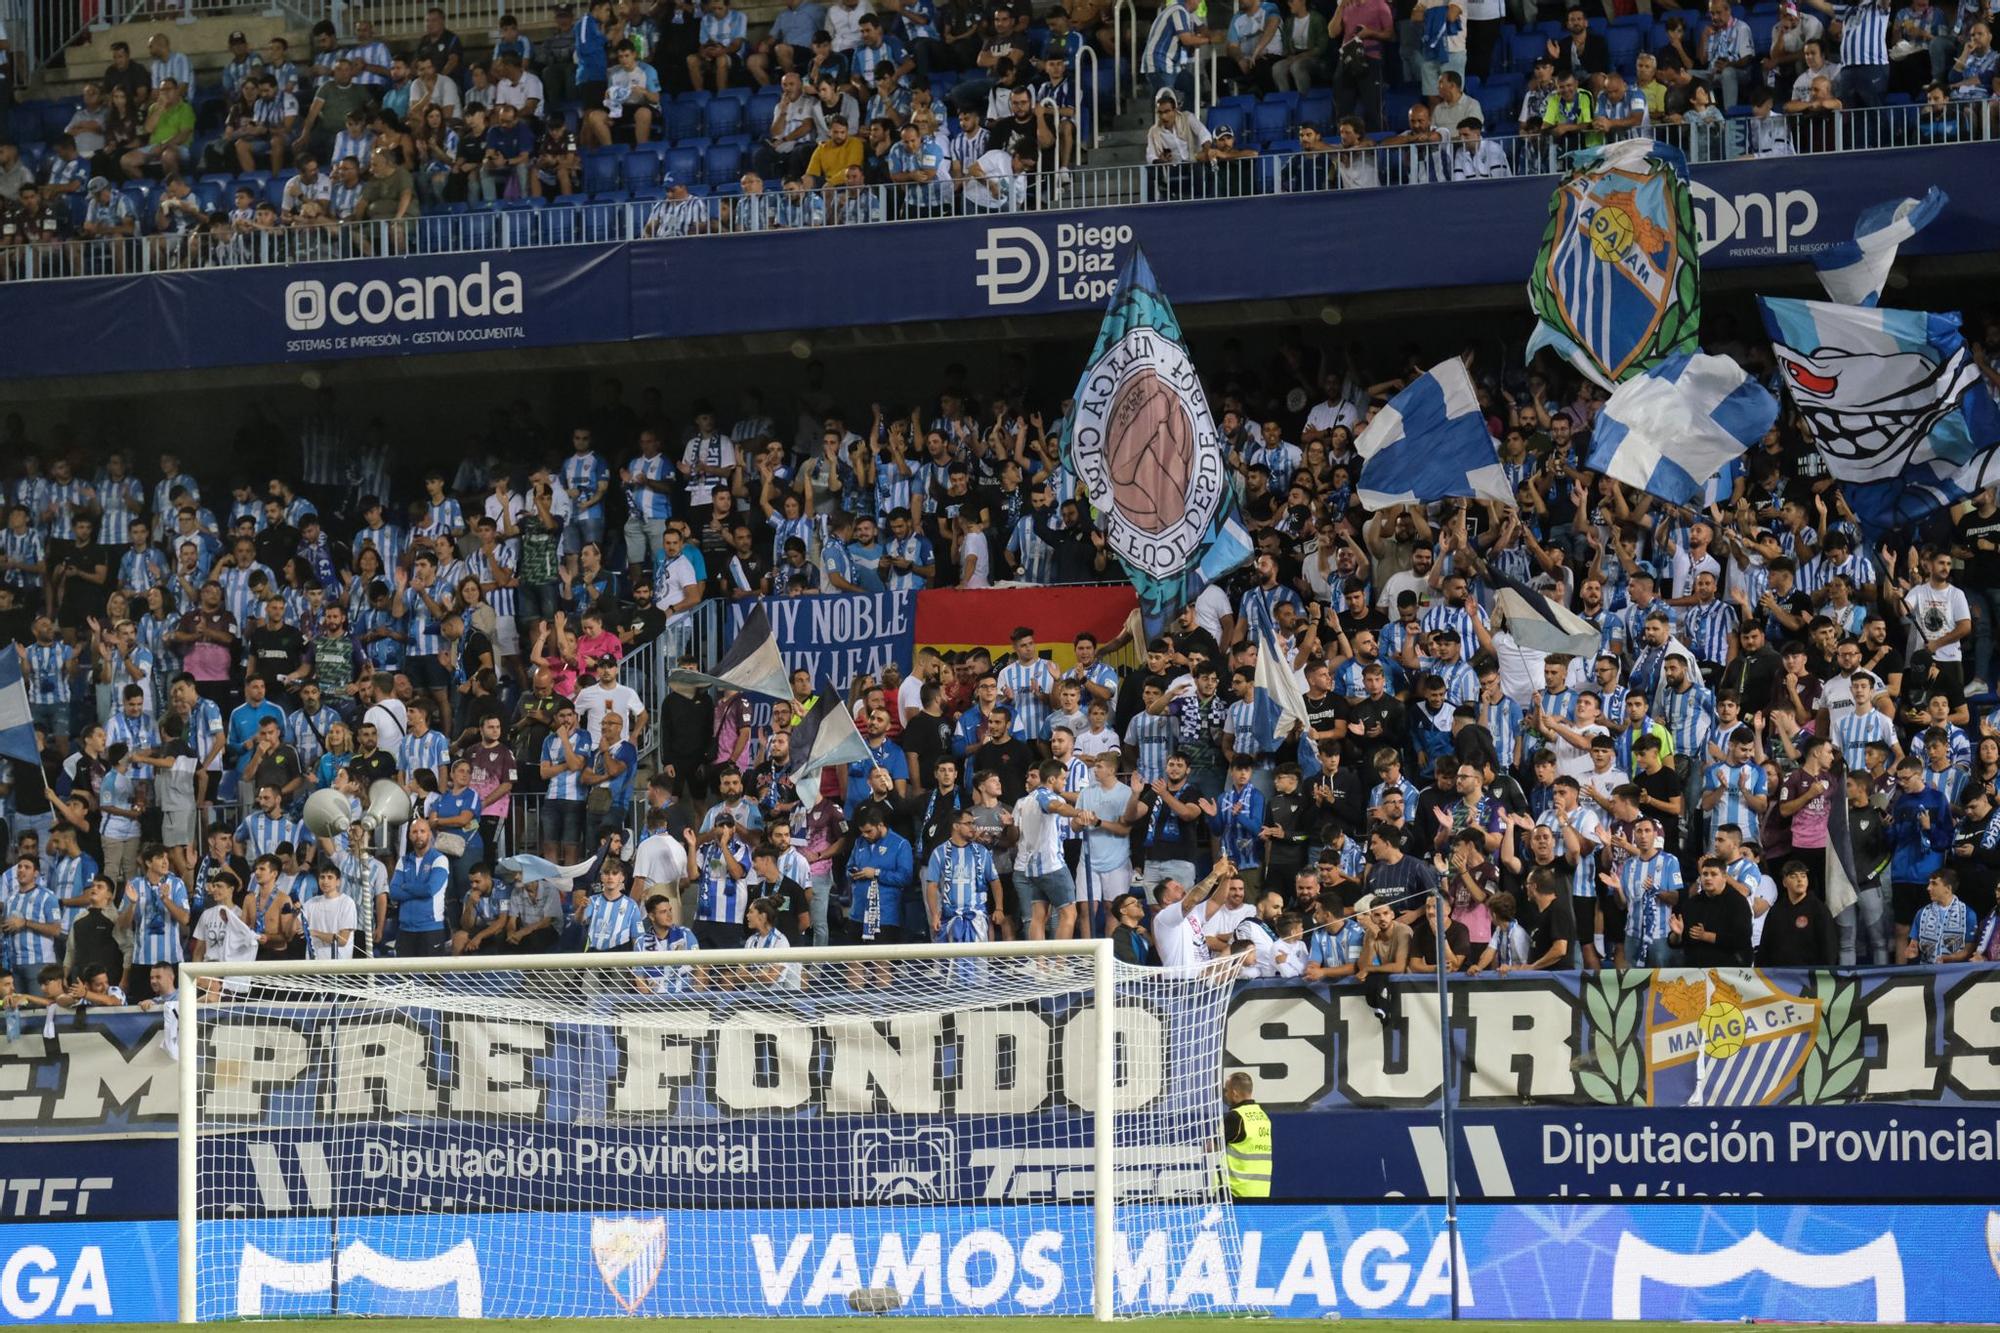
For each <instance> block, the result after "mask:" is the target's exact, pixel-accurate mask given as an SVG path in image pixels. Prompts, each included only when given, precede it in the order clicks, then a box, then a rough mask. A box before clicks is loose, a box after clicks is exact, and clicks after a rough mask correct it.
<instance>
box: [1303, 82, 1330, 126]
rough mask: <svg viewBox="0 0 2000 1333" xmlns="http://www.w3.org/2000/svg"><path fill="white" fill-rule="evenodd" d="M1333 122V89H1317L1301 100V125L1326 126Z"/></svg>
mask: <svg viewBox="0 0 2000 1333" xmlns="http://www.w3.org/2000/svg"><path fill="white" fill-rule="evenodd" d="M1332 120H1333V89H1331V88H1315V89H1313V90H1312V91H1311V92H1309V93H1307V94H1306V95H1305V96H1304V97H1301V98H1300V99H1299V123H1300V124H1301V125H1320V126H1324V125H1326V124H1328V123H1329V122H1331V121H1332Z"/></svg>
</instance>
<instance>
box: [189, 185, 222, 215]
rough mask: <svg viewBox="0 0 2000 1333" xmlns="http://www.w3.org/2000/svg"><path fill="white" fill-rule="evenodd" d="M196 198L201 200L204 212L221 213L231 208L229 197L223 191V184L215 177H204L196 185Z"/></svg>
mask: <svg viewBox="0 0 2000 1333" xmlns="http://www.w3.org/2000/svg"><path fill="white" fill-rule="evenodd" d="M194 197H195V198H197V199H199V200H201V207H202V210H203V211H204V212H208V213H221V212H225V211H227V209H228V207H229V196H228V195H227V194H226V193H225V192H224V191H223V188H222V183H221V182H220V181H218V180H216V179H215V177H213V176H204V177H203V178H202V179H200V180H198V181H196V182H195V183H194Z"/></svg>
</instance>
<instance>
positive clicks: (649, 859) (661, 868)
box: [632, 833, 688, 894]
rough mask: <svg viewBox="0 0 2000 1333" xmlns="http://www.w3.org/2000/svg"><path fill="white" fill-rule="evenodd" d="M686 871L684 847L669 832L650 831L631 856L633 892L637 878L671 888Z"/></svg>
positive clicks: (678, 882) (686, 862)
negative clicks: (651, 832)
mask: <svg viewBox="0 0 2000 1333" xmlns="http://www.w3.org/2000/svg"><path fill="white" fill-rule="evenodd" d="M687 872H688V858H687V847H686V846H685V845H684V844H683V843H682V842H681V840H680V839H679V838H676V837H675V836H674V835H673V834H671V833H654V834H651V835H650V836H648V837H647V838H646V840H645V841H644V842H641V843H640V844H639V850H638V851H637V852H636V853H635V854H634V855H633V857H632V882H633V886H634V892H635V894H636V892H637V886H638V882H639V881H640V880H644V881H645V882H646V883H647V884H648V885H651V886H658V887H663V888H673V887H676V886H678V885H679V884H680V882H681V881H682V880H684V879H686V878H687Z"/></svg>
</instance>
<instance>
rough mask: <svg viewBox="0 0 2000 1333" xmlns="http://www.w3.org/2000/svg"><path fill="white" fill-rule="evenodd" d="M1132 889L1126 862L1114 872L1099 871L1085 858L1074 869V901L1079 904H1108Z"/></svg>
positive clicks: (1129, 869)
mask: <svg viewBox="0 0 2000 1333" xmlns="http://www.w3.org/2000/svg"><path fill="white" fill-rule="evenodd" d="M1131 888H1132V866H1131V864H1130V863H1129V862H1128V863H1126V864H1125V865H1122V866H1119V867H1117V868H1116V869H1114V870H1099V869H1097V868H1096V867H1094V866H1092V865H1091V864H1090V858H1089V857H1088V856H1085V857H1084V858H1083V860H1082V861H1081V862H1080V863H1079V864H1078V865H1077V868H1076V900H1077V901H1078V902H1080V903H1108V902H1112V901H1114V900H1116V898H1117V897H1118V895H1119V894H1121V893H1126V892H1128V891H1130V889H1131Z"/></svg>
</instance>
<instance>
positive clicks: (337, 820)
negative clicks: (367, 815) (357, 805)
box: [305, 787, 354, 838]
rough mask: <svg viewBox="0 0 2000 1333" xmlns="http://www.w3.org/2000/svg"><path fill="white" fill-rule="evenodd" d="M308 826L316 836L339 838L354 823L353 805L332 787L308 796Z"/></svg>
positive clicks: (306, 814) (306, 819)
mask: <svg viewBox="0 0 2000 1333" xmlns="http://www.w3.org/2000/svg"><path fill="white" fill-rule="evenodd" d="M305 821H306V827H307V828H309V829H311V830H312V833H313V836H314V837H316V838H337V837H339V836H340V835H341V834H343V833H345V832H347V830H348V827H349V826H350V825H352V824H353V823H354V813H353V806H352V805H351V804H350V803H349V801H348V799H347V798H346V797H345V796H342V795H341V794H340V793H339V792H337V791H335V790H334V789H333V788H331V787H322V788H320V789H319V790H318V791H316V792H314V793H313V794H312V795H310V796H308V797H306V809H305Z"/></svg>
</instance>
